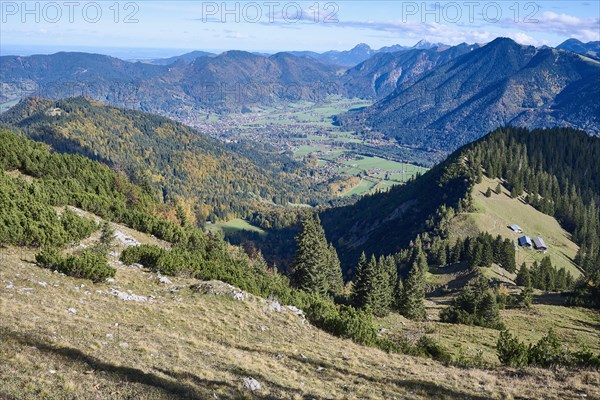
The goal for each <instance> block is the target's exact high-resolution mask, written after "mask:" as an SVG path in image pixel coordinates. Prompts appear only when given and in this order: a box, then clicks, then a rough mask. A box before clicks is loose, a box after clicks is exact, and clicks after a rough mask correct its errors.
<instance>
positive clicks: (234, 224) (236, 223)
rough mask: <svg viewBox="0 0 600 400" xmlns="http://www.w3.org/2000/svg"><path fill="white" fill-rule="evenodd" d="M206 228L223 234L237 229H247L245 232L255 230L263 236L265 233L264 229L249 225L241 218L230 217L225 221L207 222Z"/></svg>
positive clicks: (234, 231) (237, 230)
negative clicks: (230, 218)
mask: <svg viewBox="0 0 600 400" xmlns="http://www.w3.org/2000/svg"><path fill="white" fill-rule="evenodd" d="M206 229H207V230H208V231H210V232H216V231H219V230H220V231H221V232H223V234H225V236H227V235H228V234H232V233H236V232H239V231H247V232H257V233H258V234H259V235H261V236H264V235H266V234H267V232H265V231H264V230H262V229H260V228H259V227H256V226H254V225H251V224H250V223H248V222H247V221H245V220H243V219H239V218H237V219H232V220H231V221H227V222H217V223H215V224H207V225H206Z"/></svg>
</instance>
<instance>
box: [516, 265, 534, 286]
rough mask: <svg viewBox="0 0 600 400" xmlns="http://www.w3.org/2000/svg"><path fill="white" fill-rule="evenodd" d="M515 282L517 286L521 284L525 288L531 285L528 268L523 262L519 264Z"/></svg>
mask: <svg viewBox="0 0 600 400" xmlns="http://www.w3.org/2000/svg"><path fill="white" fill-rule="evenodd" d="M515 283H516V284H517V285H518V286H523V287H526V288H528V287H531V275H530V274H529V269H527V265H525V263H523V264H522V265H521V268H520V269H519V273H518V274H517V278H516V281H515Z"/></svg>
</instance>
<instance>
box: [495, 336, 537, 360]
mask: <svg viewBox="0 0 600 400" xmlns="http://www.w3.org/2000/svg"><path fill="white" fill-rule="evenodd" d="M527 350H528V349H527V346H525V345H524V344H523V343H521V342H519V341H518V340H517V338H515V337H513V336H512V335H511V334H510V332H508V331H507V330H504V331H502V332H500V336H499V337H498V342H497V344H496V352H497V354H498V359H500V362H501V363H502V365H507V366H509V367H524V366H526V365H527V364H528V362H529V359H528V357H529V355H528V351H527Z"/></svg>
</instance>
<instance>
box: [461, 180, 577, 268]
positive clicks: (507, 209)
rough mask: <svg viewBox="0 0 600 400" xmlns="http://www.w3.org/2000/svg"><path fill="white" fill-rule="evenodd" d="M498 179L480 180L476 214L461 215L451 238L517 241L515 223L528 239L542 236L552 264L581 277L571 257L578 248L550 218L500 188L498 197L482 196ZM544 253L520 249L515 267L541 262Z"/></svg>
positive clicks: (477, 187) (475, 195) (474, 197)
mask: <svg viewBox="0 0 600 400" xmlns="http://www.w3.org/2000/svg"><path fill="white" fill-rule="evenodd" d="M497 184H498V181H497V180H489V179H487V178H485V177H484V178H483V181H482V182H481V183H480V184H477V185H476V186H475V187H474V189H473V199H474V204H475V207H476V208H477V212H475V213H470V214H465V215H460V216H458V217H457V218H455V220H454V221H453V223H452V228H451V229H452V236H453V237H458V236H461V237H464V236H468V235H473V234H476V232H477V231H487V232H489V233H491V234H493V235H494V236H495V235H498V234H499V235H502V236H503V237H506V238H509V239H512V240H517V239H518V238H519V237H520V236H522V234H518V233H516V232H513V231H511V230H510V229H509V228H508V225H510V224H517V225H519V226H520V227H521V229H523V231H524V233H523V234H525V235H528V236H529V237H534V236H541V237H542V238H543V239H544V241H545V242H546V245H548V246H549V249H548V252H547V253H546V255H549V256H550V258H551V259H552V264H553V265H555V266H557V267H558V268H560V267H563V266H564V267H565V268H566V269H567V271H571V274H573V276H574V277H578V276H579V275H581V272H580V271H579V269H578V268H577V266H576V265H575V264H574V263H573V258H574V257H575V255H576V254H577V250H578V246H577V245H576V244H575V243H573V242H572V241H571V240H570V234H569V233H568V232H566V231H565V230H564V229H563V228H562V227H561V226H560V225H559V223H558V222H557V221H556V219H554V218H553V217H551V216H549V215H546V214H543V213H541V212H539V211H537V210H536V209H534V208H533V207H531V206H529V205H527V204H525V203H523V202H522V201H521V200H519V199H513V198H511V197H510V194H509V192H508V191H507V190H506V189H505V188H503V192H502V194H500V195H497V194H495V193H492V197H490V198H487V197H485V196H484V195H483V194H484V193H485V191H486V190H487V188H488V187H490V188H491V189H492V190H494V189H495V188H496V185H497ZM543 257H544V254H540V253H538V252H536V251H534V250H525V249H522V248H519V251H517V265H521V264H522V263H523V262H525V263H526V264H527V265H531V264H532V263H533V261H535V260H537V261H540V260H541V259H542V258H543Z"/></svg>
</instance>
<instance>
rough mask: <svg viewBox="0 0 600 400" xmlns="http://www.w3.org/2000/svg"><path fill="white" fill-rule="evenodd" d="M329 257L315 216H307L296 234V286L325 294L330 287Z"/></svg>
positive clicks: (294, 278) (294, 267)
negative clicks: (327, 266) (320, 236)
mask: <svg viewBox="0 0 600 400" xmlns="http://www.w3.org/2000/svg"><path fill="white" fill-rule="evenodd" d="M328 258H329V257H328V256H327V254H326V247H325V245H324V244H323V242H322V241H321V240H320V238H319V231H318V228H317V223H316V221H315V219H314V217H313V216H312V215H310V216H308V217H305V218H304V219H303V220H302V227H301V229H300V232H299V233H298V235H297V236H296V258H295V261H294V266H293V270H294V271H293V280H294V283H295V284H296V286H298V287H299V288H300V289H302V290H305V291H307V292H311V293H318V294H322V295H323V294H325V293H326V292H327V289H328V285H327V271H326V261H327V259H328Z"/></svg>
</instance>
